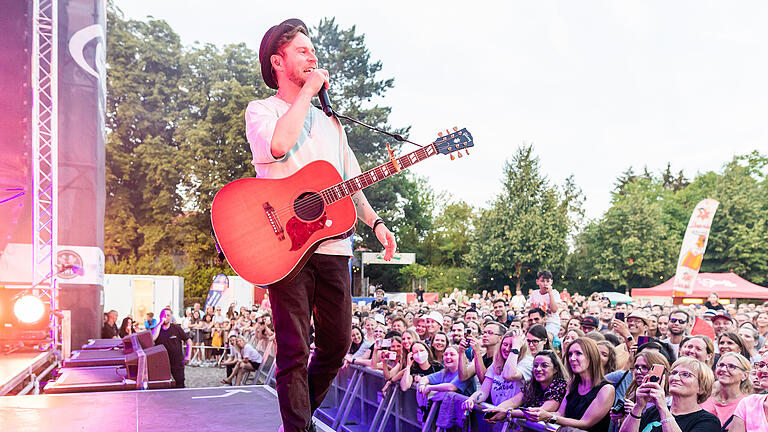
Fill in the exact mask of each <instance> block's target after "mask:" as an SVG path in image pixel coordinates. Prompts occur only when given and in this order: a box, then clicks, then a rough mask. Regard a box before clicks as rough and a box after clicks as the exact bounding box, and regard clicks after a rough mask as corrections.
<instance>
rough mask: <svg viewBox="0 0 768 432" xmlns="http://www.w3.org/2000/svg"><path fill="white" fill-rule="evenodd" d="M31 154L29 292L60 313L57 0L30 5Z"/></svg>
mask: <svg viewBox="0 0 768 432" xmlns="http://www.w3.org/2000/svg"><path fill="white" fill-rule="evenodd" d="M32 4H33V6H32V7H33V10H32V28H33V32H32V70H31V72H32V149H33V153H34V154H33V156H34V162H33V165H34V166H33V169H34V174H33V175H34V216H33V218H34V220H33V224H34V225H33V231H34V233H33V236H34V237H33V245H32V288H33V289H35V290H37V291H38V292H39V296H40V297H41V299H42V300H43V301H47V302H49V303H50V305H51V309H50V310H51V311H56V310H58V303H59V298H58V286H57V282H58V281H57V273H58V272H57V267H56V264H57V262H56V261H57V259H56V258H57V257H56V254H57V246H58V241H57V240H58V228H59V226H58V199H57V195H58V164H59V157H58V152H59V145H58V117H59V116H58V109H59V104H58V81H59V67H58V62H59V61H58V55H59V50H58V36H59V30H58V25H59V19H58V9H59V2H58V0H33V2H32ZM50 325H51V341H52V347H53V348H54V349H56V348H57V345H58V343H59V340H60V336H59V319H58V318H57V317H56V315H55V314H53V313H52V314H51V322H50Z"/></svg>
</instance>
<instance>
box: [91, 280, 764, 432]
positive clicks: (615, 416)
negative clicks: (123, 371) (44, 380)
mask: <svg viewBox="0 0 768 432" xmlns="http://www.w3.org/2000/svg"><path fill="white" fill-rule="evenodd" d="M552 282H553V280H552V275H551V273H550V272H548V271H542V272H540V273H539V274H538V275H537V279H536V285H537V289H535V290H531V291H530V292H529V294H528V295H527V296H525V295H523V294H522V292H520V291H517V293H516V294H515V295H511V293H510V292H509V291H508V290H504V291H502V292H496V291H493V292H486V291H483V292H482V293H472V294H468V293H467V292H466V291H463V290H458V289H457V290H454V291H453V292H452V293H450V294H445V296H444V297H443V298H442V299H441V300H440V301H438V302H435V303H432V304H428V303H425V302H421V301H414V302H412V303H409V304H403V303H396V302H388V301H386V298H385V293H384V291H383V290H381V289H379V290H376V294H375V295H376V299H375V300H374V301H373V302H370V303H367V304H357V303H355V304H353V306H352V309H353V310H352V312H353V316H352V332H351V341H350V348H349V353H348V355H347V356H346V357H345V359H344V367H348V366H349V365H357V366H362V367H368V368H371V369H378V370H380V371H382V373H383V376H384V378H385V380H386V384H385V385H384V387H383V388H382V389H381V391H382V392H386V391H387V390H388V389H389V388H390V387H391V386H397V387H399V388H400V389H401V390H402V391H407V390H409V389H412V388H413V389H415V390H416V391H415V392H414V393H415V394H416V402H417V403H418V405H419V407H420V409H421V412H422V414H426V413H427V412H428V410H429V407H430V405H431V404H432V403H434V402H435V401H439V400H442V399H443V398H444V396H445V395H446V394H447V392H456V393H461V394H463V395H465V396H467V399H466V401H465V402H464V405H463V408H464V409H465V410H467V411H471V410H480V411H483V412H484V413H485V415H484V418H485V419H486V421H488V422H490V423H494V424H496V425H501V424H502V423H503V422H504V421H506V420H510V419H513V418H522V419H528V420H532V421H543V422H548V423H554V424H557V425H560V426H570V427H572V428H574V429H577V430H578V429H581V430H586V431H598V432H602V431H619V432H641V431H642V432H661V431H664V432H668V431H678V430H679V431H682V432H687V431H704V432H709V431H713V432H714V431H721V430H730V431H733V432H741V431H748V432H757V431H761V432H765V431H768V420H767V418H768V415H766V412H768V343H766V340H768V302H767V303H766V304H763V305H756V304H748V303H742V304H739V305H738V306H735V305H730V304H726V305H723V304H720V302H719V299H718V298H717V295H716V294H715V293H713V294H712V295H711V296H710V298H709V299H707V302H705V303H704V304H701V305H687V306H684V305H680V306H670V305H651V304H638V303H637V302H633V303H613V304H612V303H611V302H610V301H609V300H608V299H607V298H605V297H601V296H600V295H599V294H593V295H592V296H590V297H588V298H587V297H584V296H581V295H579V294H573V295H571V294H570V293H568V292H567V290H563V291H562V292H558V291H557V290H556V289H555V288H554V287H553V286H552ZM105 315H106V316H105V329H107V328H108V327H109V328H110V329H112V328H117V330H116V331H117V332H121V333H120V334H122V333H123V332H125V331H126V328H128V329H133V331H135V330H138V329H141V328H153V327H154V326H156V325H157V322H156V321H155V322H153V317H152V316H151V315H150V316H148V317H146V318H147V319H146V320H145V321H144V323H143V325H141V324H138V325H137V324H136V323H134V322H133V320H131V319H130V317H127V318H125V319H124V320H123V323H122V325H121V326H120V327H119V328H118V327H117V326H116V321H117V313H116V312H114V311H112V312H110V313H108V314H105ZM126 320H129V321H126ZM697 320H698V321H697ZM174 321H175V318H174ZM697 322H698V323H700V324H701V323H703V324H704V325H707V326H710V327H709V328H710V329H711V330H710V331H706V328H704V330H705V331H701V330H702V328H701V327H699V328H697V331H694V323H697ZM179 324H180V327H181V328H182V329H183V330H184V332H185V333H186V335H187V336H188V337H189V339H190V341H191V342H192V351H191V353H192V355H191V360H189V363H190V364H193V365H194V364H197V365H205V364H206V362H210V363H211V364H214V363H215V364H219V365H222V366H224V367H226V376H225V377H224V378H223V379H222V383H224V384H229V385H242V384H244V380H245V377H246V376H248V373H249V372H254V371H255V370H257V369H258V368H259V366H260V364H261V362H262V361H263V358H264V357H265V356H266V355H267V353H266V351H267V350H268V349H269V346H270V342H272V341H274V336H275V334H274V327H273V324H272V316H271V313H270V307H269V302H268V300H266V299H265V303H264V304H261V305H254V306H252V307H250V308H248V307H240V308H239V309H236V308H235V306H234V305H230V306H229V308H228V309H227V311H226V312H224V313H222V309H221V308H220V307H216V308H208V310H206V311H202V310H201V308H200V305H199V304H195V305H194V306H193V307H192V308H191V309H190V310H188V311H187V312H186V313H185V316H184V317H183V318H180V319H179ZM105 331H107V330H105ZM109 331H112V330H109ZM127 331H131V330H127ZM692 331H693V333H694V334H692ZM706 333H710V334H714V338H710V337H709V336H707V335H706Z"/></svg>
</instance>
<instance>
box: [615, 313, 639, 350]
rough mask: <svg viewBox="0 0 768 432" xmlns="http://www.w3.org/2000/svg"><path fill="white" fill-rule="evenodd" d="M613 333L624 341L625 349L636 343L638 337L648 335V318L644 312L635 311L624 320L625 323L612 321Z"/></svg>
mask: <svg viewBox="0 0 768 432" xmlns="http://www.w3.org/2000/svg"><path fill="white" fill-rule="evenodd" d="M612 329H613V331H614V332H615V333H616V334H618V335H621V336H622V337H623V338H624V340H625V341H626V345H627V349H629V348H630V347H631V346H632V345H634V344H636V343H637V339H638V338H639V337H640V336H647V335H648V316H647V315H646V314H645V312H642V311H640V310H635V311H633V312H632V313H631V314H629V316H628V317H627V318H626V322H624V321H620V320H617V319H615V320H613V323H612Z"/></svg>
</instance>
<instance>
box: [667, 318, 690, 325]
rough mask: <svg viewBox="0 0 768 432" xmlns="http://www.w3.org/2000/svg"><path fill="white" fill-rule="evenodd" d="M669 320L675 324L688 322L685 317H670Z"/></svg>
mask: <svg viewBox="0 0 768 432" xmlns="http://www.w3.org/2000/svg"><path fill="white" fill-rule="evenodd" d="M669 322H670V323H671V324H675V323H679V324H685V323H687V322H688V320H687V319H680V318H670V319H669Z"/></svg>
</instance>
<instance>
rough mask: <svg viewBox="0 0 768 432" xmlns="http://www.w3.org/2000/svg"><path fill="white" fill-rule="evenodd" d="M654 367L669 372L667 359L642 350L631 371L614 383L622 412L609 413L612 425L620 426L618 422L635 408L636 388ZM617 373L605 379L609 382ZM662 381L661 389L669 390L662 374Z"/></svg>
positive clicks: (647, 350) (658, 354)
mask: <svg viewBox="0 0 768 432" xmlns="http://www.w3.org/2000/svg"><path fill="white" fill-rule="evenodd" d="M655 365H661V366H663V367H664V370H665V371H667V370H669V362H668V361H667V358H666V357H664V356H663V355H661V354H660V353H659V352H658V351H656V350H651V349H645V350H642V351H641V352H639V353H637V355H636V356H635V364H634V366H633V368H632V370H631V371H627V372H628V373H625V374H623V376H622V378H621V380H620V381H619V382H617V383H615V386H616V401H623V404H624V411H622V412H620V413H615V412H613V411H612V412H611V421H612V422H613V423H614V424H620V422H622V421H623V420H624V417H625V416H626V415H627V414H629V413H630V412H631V411H632V408H634V407H635V401H636V392H637V388H638V387H640V385H642V384H643V381H645V377H646V376H647V375H648V372H650V371H651V369H652V368H653V367H654V366H655ZM617 373H619V371H617V372H614V373H612V374H609V376H607V377H606V379H608V381H611V376H616V374H617ZM662 380H663V382H664V383H663V385H662V387H663V389H664V391H665V392H666V391H667V389H668V388H669V383H668V381H667V375H666V374H664V377H663V378H662ZM627 383H629V384H628V386H627V385H626V384H627Z"/></svg>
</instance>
